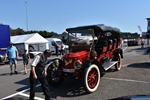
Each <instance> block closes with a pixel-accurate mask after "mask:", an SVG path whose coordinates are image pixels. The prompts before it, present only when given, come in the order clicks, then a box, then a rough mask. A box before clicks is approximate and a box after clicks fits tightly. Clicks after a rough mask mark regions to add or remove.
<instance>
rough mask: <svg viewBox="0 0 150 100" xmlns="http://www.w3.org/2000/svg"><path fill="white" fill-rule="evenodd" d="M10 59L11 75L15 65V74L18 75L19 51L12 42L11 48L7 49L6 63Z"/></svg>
mask: <svg viewBox="0 0 150 100" xmlns="http://www.w3.org/2000/svg"><path fill="white" fill-rule="evenodd" d="M7 57H8V60H9V65H10V71H11V72H10V75H12V74H13V68H12V67H13V65H14V73H15V74H18V72H17V58H18V50H17V48H16V47H15V46H13V43H12V42H10V46H9V47H8V48H7V49H6V53H5V59H4V60H5V61H6V59H7Z"/></svg>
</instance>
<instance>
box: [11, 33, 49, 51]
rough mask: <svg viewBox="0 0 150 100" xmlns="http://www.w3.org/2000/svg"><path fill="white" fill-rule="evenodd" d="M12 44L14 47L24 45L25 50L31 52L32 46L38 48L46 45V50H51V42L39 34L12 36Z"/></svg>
mask: <svg viewBox="0 0 150 100" xmlns="http://www.w3.org/2000/svg"><path fill="white" fill-rule="evenodd" d="M11 42H12V43H13V44H14V45H19V44H23V45H24V47H23V48H24V49H26V50H29V45H30V44H32V45H38V46H39V45H41V44H45V49H49V42H48V41H47V40H46V39H45V38H44V37H42V36H41V35H39V34H38V33H33V34H26V35H17V36H11ZM38 48H39V47H38Z"/></svg>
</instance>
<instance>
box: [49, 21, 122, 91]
mask: <svg viewBox="0 0 150 100" xmlns="http://www.w3.org/2000/svg"><path fill="white" fill-rule="evenodd" d="M66 31H67V32H68V40H70V37H69V35H72V36H76V42H78V41H79V39H78V36H82V35H84V36H85V35H86V34H87V35H88V36H91V37H92V38H93V41H92V42H91V43H89V42H88V39H85V42H83V41H82V42H78V43H72V44H70V42H69V43H68V45H69V52H68V53H67V54H65V55H64V56H63V57H62V58H61V59H59V58H55V59H50V60H49V63H48V64H49V65H48V68H47V73H48V75H47V80H48V83H49V84H50V85H51V86H59V85H60V84H62V83H63V81H64V79H65V78H68V77H69V78H71V79H73V78H74V79H79V80H81V81H82V83H83V87H85V90H86V91H87V92H88V93H92V92H94V91H96V90H97V88H98V86H99V84H100V79H101V77H102V73H105V72H106V71H108V70H109V69H110V68H111V67H113V66H114V68H115V70H117V71H118V70H120V69H121V58H123V50H122V49H121V48H120V30H119V29H118V28H114V27H110V26H106V25H104V24H98V25H89V26H80V27H74V28H67V29H66ZM80 39H81V38H80Z"/></svg>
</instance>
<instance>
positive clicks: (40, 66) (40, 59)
mask: <svg viewBox="0 0 150 100" xmlns="http://www.w3.org/2000/svg"><path fill="white" fill-rule="evenodd" d="M50 56H51V51H50V50H49V49H47V50H45V51H44V52H43V53H41V54H38V55H37V56H35V58H34V59H33V61H32V62H31V71H30V77H29V82H30V96H29V99H30V100H34V97H35V87H36V84H37V82H38V81H39V82H40V83H41V86H42V90H43V92H44V95H45V100H51V96H50V90H49V85H48V82H47V79H46V76H47V71H46V65H47V62H48V61H47V58H49V57H50Z"/></svg>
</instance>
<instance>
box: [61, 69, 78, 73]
mask: <svg viewBox="0 0 150 100" xmlns="http://www.w3.org/2000/svg"><path fill="white" fill-rule="evenodd" d="M63 71H64V72H69V73H74V72H75V69H66V68H64V69H63Z"/></svg>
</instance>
